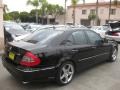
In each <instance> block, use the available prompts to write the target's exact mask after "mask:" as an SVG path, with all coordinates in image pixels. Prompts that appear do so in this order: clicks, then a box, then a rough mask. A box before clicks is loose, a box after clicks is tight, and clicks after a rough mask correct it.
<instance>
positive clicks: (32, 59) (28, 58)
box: [20, 52, 41, 67]
mask: <svg viewBox="0 0 120 90" xmlns="http://www.w3.org/2000/svg"><path fill="white" fill-rule="evenodd" d="M40 63H41V59H40V58H38V57H37V56H36V55H34V54H32V53H31V52H26V53H25V55H24V56H23V58H22V60H21V62H20V64H21V65H22V66H27V67H34V66H37V65H39V64H40Z"/></svg>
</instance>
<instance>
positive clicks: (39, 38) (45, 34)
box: [23, 30, 63, 44]
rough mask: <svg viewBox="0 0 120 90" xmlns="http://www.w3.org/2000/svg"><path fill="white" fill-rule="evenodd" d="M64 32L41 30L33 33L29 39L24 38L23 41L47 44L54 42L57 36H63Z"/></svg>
mask: <svg viewBox="0 0 120 90" xmlns="http://www.w3.org/2000/svg"><path fill="white" fill-rule="evenodd" d="M62 32H63V31H55V30H41V31H38V32H35V33H33V34H32V35H30V36H29V37H26V38H24V39H23V41H25V42H29V43H35V44H36V43H39V44H46V43H49V42H50V41H51V40H53V39H54V38H55V37H56V36H58V35H60V34H62Z"/></svg>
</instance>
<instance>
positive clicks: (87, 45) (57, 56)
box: [2, 28, 118, 85]
mask: <svg viewBox="0 0 120 90" xmlns="http://www.w3.org/2000/svg"><path fill="white" fill-rule="evenodd" d="M117 52H118V45H117V44H116V43H114V42H108V41H104V40H103V39H102V38H101V37H100V35H98V34H97V33H96V32H94V31H92V30H88V29H79V28H71V29H65V28H64V29H62V30H61V29H59V28H47V29H43V30H41V31H39V32H35V33H33V34H32V35H31V36H29V37H27V38H25V39H23V40H22V41H16V42H9V44H8V45H7V46H6V48H5V54H4V55H3V58H2V62H3V65H4V67H5V68H6V69H7V70H8V71H9V72H10V73H11V74H12V75H13V76H14V77H15V78H16V79H18V80H20V81H22V82H24V83H27V82H34V81H39V80H47V79H55V80H56V82H57V83H58V84H60V85H66V84H68V83H70V82H71V81H72V79H73V77H74V75H75V73H76V72H78V71H80V70H83V69H85V68H87V67H90V66H92V65H95V64H97V63H100V62H103V61H112V62H113V61H116V58H117Z"/></svg>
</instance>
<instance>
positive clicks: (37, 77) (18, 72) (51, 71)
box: [2, 58, 56, 82]
mask: <svg viewBox="0 0 120 90" xmlns="http://www.w3.org/2000/svg"><path fill="white" fill-rule="evenodd" d="M2 63H3V66H4V67H5V68H6V69H7V70H8V72H10V73H11V74H12V75H13V76H14V77H15V78H16V79H18V80H20V81H21V82H34V81H46V80H48V79H53V78H55V75H56V73H55V71H56V70H55V68H54V67H49V68H43V69H40V68H39V69H33V68H24V69H21V68H19V67H18V66H14V65H12V64H10V63H8V62H7V61H6V60H5V58H2Z"/></svg>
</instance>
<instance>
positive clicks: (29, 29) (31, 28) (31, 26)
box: [25, 24, 43, 32]
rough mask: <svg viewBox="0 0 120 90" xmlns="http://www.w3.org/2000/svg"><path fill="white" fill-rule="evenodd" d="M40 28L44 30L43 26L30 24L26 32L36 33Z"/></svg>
mask: <svg viewBox="0 0 120 90" xmlns="http://www.w3.org/2000/svg"><path fill="white" fill-rule="evenodd" d="M39 28H43V25H38V24H29V25H28V26H27V27H26V29H25V30H26V31H28V32H34V31H36V30H37V29H39Z"/></svg>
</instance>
